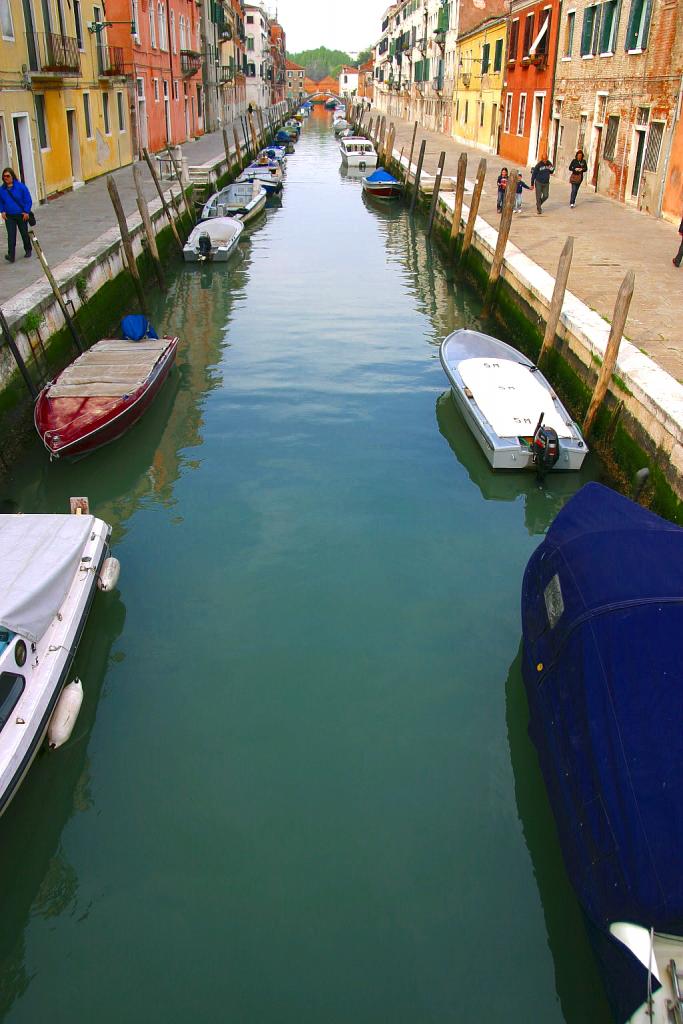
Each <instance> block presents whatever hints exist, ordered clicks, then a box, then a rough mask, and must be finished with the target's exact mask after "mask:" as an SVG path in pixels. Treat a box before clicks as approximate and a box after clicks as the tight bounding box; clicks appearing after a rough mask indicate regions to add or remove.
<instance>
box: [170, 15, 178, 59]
mask: <svg viewBox="0 0 683 1024" xmlns="http://www.w3.org/2000/svg"><path fill="white" fill-rule="evenodd" d="M171 46H172V47H173V52H174V53H177V52H178V44H177V42H176V37H175V11H171Z"/></svg>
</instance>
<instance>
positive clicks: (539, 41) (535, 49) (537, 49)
mask: <svg viewBox="0 0 683 1024" xmlns="http://www.w3.org/2000/svg"><path fill="white" fill-rule="evenodd" d="M551 13H552V12H551V11H550V10H544V11H543V13H542V14H541V19H542V24H541V28H540V31H539V33H538V35H537V36H536V38H535V39H534V41H533V43H532V44H531V51H530V52H531V53H532V54H534V53H538V54H544V55H547V53H548V41H549V39H550V15H551Z"/></svg>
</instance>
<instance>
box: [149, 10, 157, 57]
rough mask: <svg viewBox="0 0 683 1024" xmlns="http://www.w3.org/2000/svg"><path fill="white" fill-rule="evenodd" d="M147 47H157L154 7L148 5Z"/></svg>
mask: <svg viewBox="0 0 683 1024" xmlns="http://www.w3.org/2000/svg"><path fill="white" fill-rule="evenodd" d="M149 45H150V46H153V47H154V48H155V49H156V45H157V31H156V25H155V23H154V5H153V4H150V5H149Z"/></svg>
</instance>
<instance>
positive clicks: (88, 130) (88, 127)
mask: <svg viewBox="0 0 683 1024" xmlns="http://www.w3.org/2000/svg"><path fill="white" fill-rule="evenodd" d="M83 116H84V118H85V135H86V138H88V139H92V137H93V135H92V122H91V120H90V93H87V92H84V93H83Z"/></svg>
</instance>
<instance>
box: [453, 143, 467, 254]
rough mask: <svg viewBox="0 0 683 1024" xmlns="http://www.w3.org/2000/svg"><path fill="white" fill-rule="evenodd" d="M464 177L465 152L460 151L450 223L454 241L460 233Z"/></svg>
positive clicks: (465, 172)
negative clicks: (451, 220)
mask: <svg viewBox="0 0 683 1024" xmlns="http://www.w3.org/2000/svg"><path fill="white" fill-rule="evenodd" d="M466 177H467V153H461V154H460V156H459V157H458V176H457V178H456V179H455V207H454V209H453V223H452V224H451V241H452V242H454V241H455V240H456V239H457V238H458V237H459V235H460V221H461V219H462V202H463V198H464V196H465V178H466Z"/></svg>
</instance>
